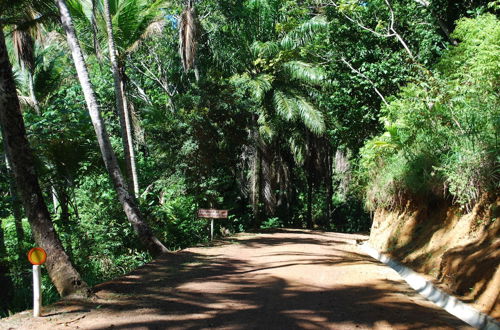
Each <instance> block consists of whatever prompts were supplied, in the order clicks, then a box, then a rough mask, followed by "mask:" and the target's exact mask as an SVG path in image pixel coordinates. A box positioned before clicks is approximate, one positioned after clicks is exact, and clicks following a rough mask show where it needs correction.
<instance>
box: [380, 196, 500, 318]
mask: <svg viewBox="0 0 500 330" xmlns="http://www.w3.org/2000/svg"><path fill="white" fill-rule="evenodd" d="M499 234H500V198H496V199H493V198H491V197H489V198H488V197H487V196H484V197H483V198H482V199H481V200H480V201H479V202H478V203H477V204H476V205H475V207H474V208H473V209H472V211H471V212H468V213H466V212H463V211H461V210H460V209H459V208H458V207H454V206H450V204H449V203H447V202H444V201H441V202H436V203H427V204H424V203H415V202H408V203H407V205H406V207H405V208H404V209H403V210H383V209H379V210H377V211H376V212H375V215H374V221H373V225H372V229H371V234H370V244H371V245H372V246H373V247H374V248H376V249H378V250H379V251H381V252H385V253H388V254H390V255H392V256H393V257H395V258H396V259H398V260H399V261H401V262H402V263H404V264H406V265H408V266H409V267H411V268H413V269H414V270H416V271H418V272H421V273H425V274H427V275H430V276H432V278H434V279H435V281H436V284H438V286H440V287H441V288H443V289H444V290H445V291H448V292H449V293H452V294H453V295H455V296H458V298H460V299H461V300H463V301H464V302H468V303H471V304H472V305H473V307H475V308H476V309H478V310H480V311H482V312H484V313H487V314H489V315H491V316H493V317H494V318H496V319H497V320H498V319H500V304H499V303H498V301H499V298H500V296H499V292H500V267H499V264H500V237H499V236H500V235H499Z"/></svg>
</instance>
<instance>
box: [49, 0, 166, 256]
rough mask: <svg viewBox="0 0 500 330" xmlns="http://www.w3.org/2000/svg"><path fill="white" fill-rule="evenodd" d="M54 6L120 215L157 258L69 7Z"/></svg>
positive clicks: (156, 244) (159, 247)
mask: <svg viewBox="0 0 500 330" xmlns="http://www.w3.org/2000/svg"><path fill="white" fill-rule="evenodd" d="M55 2H56V4H57V6H58V8H59V12H60V15H61V22H62V25H63V28H64V30H65V32H66V38H67V41H68V45H69V47H70V50H71V54H72V56H73V61H74V63H75V68H76V71H77V74H78V79H79V80H80V85H81V86H82V90H83V94H84V96H85V101H86V103H87V108H88V111H89V114H90V118H91V120H92V124H93V125H94V130H95V132H96V135H97V142H98V143H99V147H100V149H101V154H102V157H103V160H104V164H105V165H106V169H107V170H108V173H109V175H110V177H111V180H112V181H113V185H114V188H115V191H116V193H117V195H118V199H119V200H120V203H121V204H122V207H123V211H124V212H125V214H126V215H127V218H128V220H129V222H130V223H131V224H132V226H133V228H134V230H135V232H136V233H137V235H138V236H139V239H140V240H141V242H142V243H143V244H144V246H145V247H146V248H147V249H148V251H149V252H150V253H152V254H154V255H157V254H160V253H164V252H168V250H167V249H166V248H165V246H163V244H162V243H161V242H160V241H159V240H158V239H157V238H156V237H155V236H154V235H153V233H152V231H151V229H150V228H149V226H148V225H147V224H146V222H144V220H143V217H142V214H141V213H140V211H139V208H138V207H137V204H136V203H135V199H134V197H133V196H132V195H131V194H130V193H129V190H128V188H127V184H126V182H125V180H124V179H123V176H122V173H121V171H120V168H119V166H118V161H117V159H116V155H115V153H114V151H113V148H112V147H111V142H110V140H109V136H108V133H107V131H106V127H105V125H104V121H103V120H102V116H101V112H100V110H99V105H98V104H97V98H96V96H95V93H94V90H93V87H92V84H91V83H90V77H89V73H88V71H87V66H86V64H85V60H84V58H83V53H82V50H81V48H80V44H79V43H78V39H77V37H76V32H75V28H74V26H73V22H72V20H71V16H70V13H69V10H68V7H67V6H66V2H65V1H64V0H55Z"/></svg>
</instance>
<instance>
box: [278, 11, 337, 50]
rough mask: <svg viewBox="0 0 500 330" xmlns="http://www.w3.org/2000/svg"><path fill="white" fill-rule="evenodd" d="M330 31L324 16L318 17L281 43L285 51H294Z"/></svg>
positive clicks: (294, 31)
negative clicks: (320, 34)
mask: <svg viewBox="0 0 500 330" xmlns="http://www.w3.org/2000/svg"><path fill="white" fill-rule="evenodd" d="M326 31H328V22H327V20H326V18H325V17H324V16H316V17H314V18H312V19H310V20H309V21H307V22H304V23H302V24H301V25H299V26H298V27H296V28H295V29H293V30H292V31H290V32H289V33H287V34H286V35H285V36H284V37H283V39H281V41H280V45H281V47H283V48H284V49H294V48H298V47H301V46H303V45H305V44H307V43H308V42H309V41H311V40H312V39H313V38H314V37H315V36H317V35H318V34H319V33H323V32H326Z"/></svg>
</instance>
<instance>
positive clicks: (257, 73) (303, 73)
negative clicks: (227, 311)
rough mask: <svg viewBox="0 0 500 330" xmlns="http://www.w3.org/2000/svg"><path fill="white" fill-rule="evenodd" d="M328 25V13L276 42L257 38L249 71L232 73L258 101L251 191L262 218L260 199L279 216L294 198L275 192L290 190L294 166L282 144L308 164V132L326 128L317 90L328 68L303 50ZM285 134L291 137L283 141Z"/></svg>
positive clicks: (298, 161) (270, 212)
mask: <svg viewBox="0 0 500 330" xmlns="http://www.w3.org/2000/svg"><path fill="white" fill-rule="evenodd" d="M262 3H266V1H260V4H259V6H260V7H259V10H260V11H262V10H268V9H266V8H267V7H264V8H263V9H262V6H263V4H262ZM326 26H327V23H326V21H325V20H324V19H323V18H322V17H315V18H313V19H311V20H309V21H307V22H305V23H303V24H301V25H299V26H297V27H296V28H295V29H293V30H291V31H290V32H288V33H286V34H285V35H283V36H281V37H280V38H278V39H277V40H275V41H273V40H271V41H265V42H262V41H255V42H253V43H252V44H251V47H250V48H251V51H252V56H253V57H252V58H251V59H252V61H251V63H250V64H249V65H248V69H247V71H246V72H245V73H243V74H239V75H235V76H233V78H232V82H233V84H234V85H236V86H238V87H240V88H246V89H247V92H248V93H249V94H250V95H251V97H252V99H253V100H254V101H255V107H254V109H255V113H254V116H253V118H254V120H253V121H254V122H253V124H254V128H253V131H252V133H251V140H252V141H253V143H254V146H255V147H254V148H253V150H254V151H253V161H252V162H251V164H252V165H251V175H250V176H251V180H250V183H251V185H250V191H251V201H252V205H253V210H254V214H255V216H256V217H257V218H258V217H259V215H258V209H259V208H258V203H259V202H260V201H262V202H263V203H264V205H265V208H266V213H267V214H268V215H273V214H274V212H275V209H276V204H277V201H278V200H279V199H280V198H281V199H283V197H285V198H286V197H288V196H286V195H285V196H283V195H282V196H281V197H280V198H276V196H275V191H276V187H277V186H278V185H280V186H281V188H280V191H282V190H284V191H285V192H286V191H288V188H287V187H286V185H287V184H288V183H287V182H288V181H289V174H288V173H290V171H289V170H288V168H287V167H288V165H286V164H283V161H284V159H286V157H283V155H282V153H283V152H285V150H283V148H282V147H281V146H283V145H287V146H288V152H290V153H291V154H292V156H293V159H294V161H295V163H296V164H297V165H303V164H304V159H305V158H307V157H308V156H309V155H308V153H307V150H306V147H307V146H308V142H307V139H304V135H306V134H312V135H316V136H318V135H321V134H322V133H323V132H324V130H325V121H324V118H323V114H322V112H321V111H320V110H319V109H318V107H317V106H316V105H315V104H314V92H315V91H316V90H317V89H319V88H322V87H324V86H326V84H327V79H326V73H325V72H324V71H323V69H321V68H320V67H319V66H316V65H314V64H312V63H308V62H307V61H304V60H303V59H302V58H301V57H300V56H299V55H298V54H299V52H298V50H299V49H300V47H302V46H303V45H305V44H306V43H307V42H308V41H309V40H310V39H311V38H313V37H314V36H315V34H316V33H317V32H319V31H324V29H325V28H326ZM304 131H305V133H306V134H304ZM281 136H288V137H289V138H288V140H287V141H282V140H281ZM285 163H286V162H285ZM311 184H312V183H311ZM311 184H310V185H309V186H311ZM311 193H312V190H311V189H309V195H311ZM309 199H310V198H309ZM257 222H258V221H257Z"/></svg>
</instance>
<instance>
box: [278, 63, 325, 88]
mask: <svg viewBox="0 0 500 330" xmlns="http://www.w3.org/2000/svg"><path fill="white" fill-rule="evenodd" d="M282 69H283V72H284V73H285V74H286V75H287V76H289V78H290V79H293V80H297V81H300V82H302V83H306V84H310V85H315V86H322V85H324V84H325V83H326V77H327V75H326V72H325V71H324V70H323V69H322V68H320V67H317V66H313V65H312V64H310V63H305V62H302V61H290V62H286V63H283V64H282Z"/></svg>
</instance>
